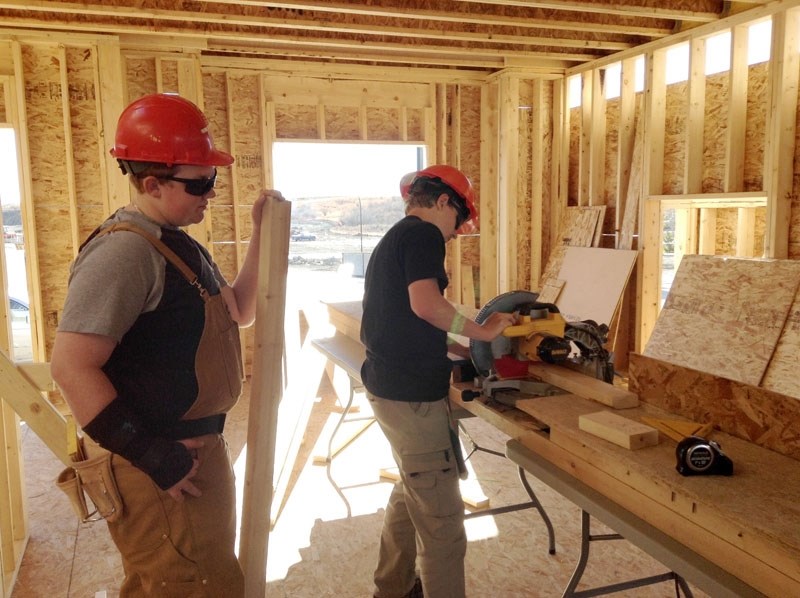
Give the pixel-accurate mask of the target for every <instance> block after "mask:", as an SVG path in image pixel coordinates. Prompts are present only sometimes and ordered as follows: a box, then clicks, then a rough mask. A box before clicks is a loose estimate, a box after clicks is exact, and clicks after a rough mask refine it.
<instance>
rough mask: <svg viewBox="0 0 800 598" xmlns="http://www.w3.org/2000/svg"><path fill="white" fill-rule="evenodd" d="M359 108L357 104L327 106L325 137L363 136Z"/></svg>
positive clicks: (337, 138)
mask: <svg viewBox="0 0 800 598" xmlns="http://www.w3.org/2000/svg"><path fill="white" fill-rule="evenodd" d="M359 117H360V114H359V109H358V107H356V106H325V137H326V139H333V140H341V141H345V140H356V139H360V138H361V129H360V127H359V125H358V122H359Z"/></svg>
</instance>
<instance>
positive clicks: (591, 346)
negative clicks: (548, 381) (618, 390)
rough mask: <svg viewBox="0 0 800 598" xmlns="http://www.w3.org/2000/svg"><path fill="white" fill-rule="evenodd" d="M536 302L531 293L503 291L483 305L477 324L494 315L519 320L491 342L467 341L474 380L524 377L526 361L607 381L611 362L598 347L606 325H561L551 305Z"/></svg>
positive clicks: (564, 322) (601, 345)
mask: <svg viewBox="0 0 800 598" xmlns="http://www.w3.org/2000/svg"><path fill="white" fill-rule="evenodd" d="M538 298H539V295H538V293H534V292H532V291H522V290H520V291H509V292H506V293H503V294H501V295H498V296H497V297H495V298H494V299H492V300H490V301H489V302H488V303H487V304H486V305H484V306H483V308H482V309H481V310H480V312H479V313H478V315H477V316H476V317H475V321H476V322H477V323H478V324H481V323H483V322H484V321H485V320H486V319H487V318H488V317H489V316H490V315H491V314H492V313H494V312H498V311H499V312H506V313H517V314H518V315H519V318H518V324H516V325H514V326H509V327H507V328H506V329H505V331H504V332H503V334H501V335H500V336H499V337H497V338H496V339H495V340H494V341H492V342H491V343H489V342H484V341H476V340H475V339H471V340H470V356H471V358H472V363H473V365H474V366H475V371H476V372H477V373H478V375H479V376H481V377H487V376H489V375H491V374H492V373H493V372H497V373H498V374H500V375H501V376H502V377H504V378H508V377H524V376H525V375H526V373H527V367H526V365H525V363H526V362H530V361H543V362H545V363H557V364H561V365H563V366H565V367H568V368H570V369H574V370H577V371H581V372H583V373H586V374H588V375H590V376H593V377H595V378H597V379H599V380H603V381H605V382H609V383H611V382H613V379H614V363H613V358H612V354H611V353H610V352H609V351H608V350H607V349H606V348H605V346H604V345H605V343H606V341H607V334H608V326H607V325H605V324H597V323H596V322H594V321H592V320H582V321H567V320H566V319H565V318H564V317H563V316H562V315H561V313H560V311H559V309H558V307H557V306H556V305H554V304H551V303H543V302H540V301H539V300H538ZM501 365H502V367H503V369H504V370H506V373H503V371H502V370H501V369H500V366H501Z"/></svg>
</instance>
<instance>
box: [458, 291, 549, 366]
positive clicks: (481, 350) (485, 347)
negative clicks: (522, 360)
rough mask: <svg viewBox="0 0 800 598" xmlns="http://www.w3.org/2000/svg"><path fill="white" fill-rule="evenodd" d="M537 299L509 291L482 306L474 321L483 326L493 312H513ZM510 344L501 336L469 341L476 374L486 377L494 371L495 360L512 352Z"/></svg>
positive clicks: (532, 295)
mask: <svg viewBox="0 0 800 598" xmlns="http://www.w3.org/2000/svg"><path fill="white" fill-rule="evenodd" d="M538 297H539V294H538V293H534V292H532V291H509V292H507V293H503V294H502V295H498V296H497V297H495V298H494V299H491V300H490V301H489V302H488V303H487V304H486V305H484V306H483V307H482V308H481V310H480V311H479V312H478V315H477V316H475V321H476V322H477V323H478V324H483V323H484V322H485V321H486V320H487V319H488V317H489V316H490V315H491V314H493V313H495V312H505V313H512V312H515V311H517V309H518V306H520V305H524V304H526V303H535V302H536V300H537V298H538ZM511 343H512V339H511V338H509V337H507V336H503V335H502V334H501V335H500V336H498V337H497V338H496V339H494V340H493V341H492V342H486V341H478V340H475V339H470V341H469V354H470V357H471V358H472V365H474V366H475V370H476V371H477V372H478V374H479V375H481V376H488V375H489V373H490V370H492V369H494V360H495V358H496V357H501V356H503V355H508V354H509V353H511V352H512V344H511Z"/></svg>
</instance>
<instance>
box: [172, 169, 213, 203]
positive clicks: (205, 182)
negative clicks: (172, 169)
mask: <svg viewBox="0 0 800 598" xmlns="http://www.w3.org/2000/svg"><path fill="white" fill-rule="evenodd" d="M158 178H160V179H164V180H166V181H176V182H178V183H183V185H184V188H185V189H186V193H188V194H189V195H196V196H197V197H202V196H203V195H205V194H206V193H208V192H209V191H211V190H212V189H213V188H214V184H215V183H216V182H217V169H216V168H215V169H214V174H213V175H211V177H209V178H202V179H182V178H180V177H177V176H160V177H158Z"/></svg>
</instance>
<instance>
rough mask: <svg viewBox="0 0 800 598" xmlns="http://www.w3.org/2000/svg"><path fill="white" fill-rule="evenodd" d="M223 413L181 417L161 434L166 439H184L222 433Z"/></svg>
mask: <svg viewBox="0 0 800 598" xmlns="http://www.w3.org/2000/svg"><path fill="white" fill-rule="evenodd" d="M224 427H225V414H224V413H220V414H217V415H209V416H208V417H201V418H200V419H182V420H179V421H177V422H175V423H174V424H173V425H172V426H170V428H169V429H168V430H166V431H165V432H164V433H163V434H161V436H163V437H164V438H166V439H168V440H184V439H186V438H194V437H196V436H204V435H205V434H222V429H223V428H224Z"/></svg>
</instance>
